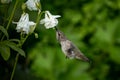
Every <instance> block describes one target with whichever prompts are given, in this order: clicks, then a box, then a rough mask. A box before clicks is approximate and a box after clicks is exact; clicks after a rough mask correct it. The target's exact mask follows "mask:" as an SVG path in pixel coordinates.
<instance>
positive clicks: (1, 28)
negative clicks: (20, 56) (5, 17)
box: [0, 26, 9, 39]
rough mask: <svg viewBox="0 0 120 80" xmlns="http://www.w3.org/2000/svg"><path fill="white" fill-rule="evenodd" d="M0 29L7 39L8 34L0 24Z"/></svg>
mask: <svg viewBox="0 0 120 80" xmlns="http://www.w3.org/2000/svg"><path fill="white" fill-rule="evenodd" d="M0 30H1V31H2V32H3V33H4V34H5V36H6V37H7V39H8V38H9V35H8V32H7V30H6V29H5V28H4V27H3V26H0Z"/></svg>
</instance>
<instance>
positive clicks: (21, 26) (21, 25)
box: [13, 13, 35, 34]
mask: <svg viewBox="0 0 120 80" xmlns="http://www.w3.org/2000/svg"><path fill="white" fill-rule="evenodd" d="M13 23H14V24H17V27H16V30H17V32H23V33H24V34H28V33H29V32H30V26H34V25H35V23H34V22H32V21H29V14H28V13H23V14H22V15H21V18H20V20H19V21H18V22H13Z"/></svg>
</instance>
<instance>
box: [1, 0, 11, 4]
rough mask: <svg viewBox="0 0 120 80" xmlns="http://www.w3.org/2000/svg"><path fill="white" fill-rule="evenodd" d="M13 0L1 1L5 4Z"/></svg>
mask: <svg viewBox="0 0 120 80" xmlns="http://www.w3.org/2000/svg"><path fill="white" fill-rule="evenodd" d="M10 2H12V0H1V3H3V4H5V3H10Z"/></svg>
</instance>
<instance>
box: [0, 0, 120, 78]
mask: <svg viewBox="0 0 120 80" xmlns="http://www.w3.org/2000/svg"><path fill="white" fill-rule="evenodd" d="M22 1H23V2H25V1H24V0H21V1H20V2H19V5H18V7H17V10H16V13H15V15H14V18H13V20H14V21H18V20H19V18H20V15H21V13H22V10H21V4H22V3H23V2H22ZM13 5H14V0H13V2H12V3H10V4H9V5H6V4H4V5H3V4H0V18H1V19H0V21H1V22H0V23H2V19H3V17H7V16H9V14H10V13H11V10H12V9H13ZM41 6H42V10H49V11H50V12H51V13H52V14H54V15H61V18H59V24H58V26H57V27H59V29H60V30H61V31H63V32H64V34H65V35H66V36H67V38H68V39H69V40H71V41H72V42H73V43H74V44H76V45H77V46H78V48H79V49H80V50H81V51H82V52H83V53H84V54H85V55H86V56H87V57H88V58H89V59H90V60H91V61H92V63H91V64H89V63H86V62H82V61H77V60H69V59H66V58H65V55H64V54H63V52H62V51H61V48H60V45H59V43H58V41H57V40H56V34H55V31H54V30H53V29H45V28H44V26H43V25H38V26H37V28H36V30H35V32H37V33H38V34H39V38H38V39H35V37H34V35H31V36H30V37H29V38H28V39H27V41H26V43H25V44H24V45H23V49H24V50H25V52H26V55H27V57H26V58H24V57H19V61H18V64H17V68H16V72H15V75H14V80H120V0H41ZM5 8H7V9H5ZM5 12H7V13H6V14H4V13H5ZM26 12H28V13H29V14H30V20H33V21H35V20H36V15H37V12H30V11H29V10H26ZM43 17H44V16H43ZM15 27H16V25H12V24H11V28H10V29H9V34H10V35H11V38H17V37H18V35H19V34H18V33H16V30H15ZM15 55H16V52H12V54H11V58H10V59H9V60H8V61H4V60H3V59H2V57H1V56H0V80H9V77H10V74H11V71H12V68H13V64H14V60H15Z"/></svg>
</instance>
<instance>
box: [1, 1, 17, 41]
mask: <svg viewBox="0 0 120 80" xmlns="http://www.w3.org/2000/svg"><path fill="white" fill-rule="evenodd" d="M18 1H19V0H16V2H15V5H14V8H13V10H12V13H11V15H10V19H9V21H8V24H7V27H6V30H8V28H9V26H10V23H11V21H12V18H13V16H14V13H15V10H16V7H17V4H18ZM4 37H5V35H3V37H2V39H1V41H2V40H3V39H4Z"/></svg>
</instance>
